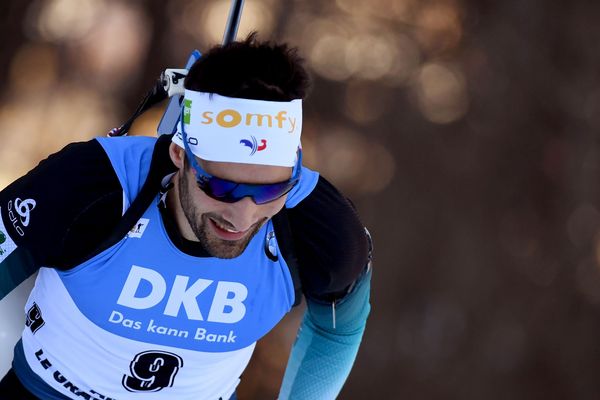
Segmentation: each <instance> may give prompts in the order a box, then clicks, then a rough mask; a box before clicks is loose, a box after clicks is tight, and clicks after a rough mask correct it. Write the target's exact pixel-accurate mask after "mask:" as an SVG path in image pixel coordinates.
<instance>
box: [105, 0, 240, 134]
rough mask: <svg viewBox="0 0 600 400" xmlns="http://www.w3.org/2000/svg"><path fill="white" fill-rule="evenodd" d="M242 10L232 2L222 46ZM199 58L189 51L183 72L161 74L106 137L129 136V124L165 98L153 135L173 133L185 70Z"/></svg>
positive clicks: (231, 35) (233, 31)
mask: <svg viewBox="0 0 600 400" xmlns="http://www.w3.org/2000/svg"><path fill="white" fill-rule="evenodd" d="M243 8H244V0H232V1H231V8H230V10H229V17H228V18H227V25H226V26H225V33H224V34H223V45H226V44H228V43H230V42H232V41H233V40H235V37H236V35H237V31H238V27H239V24H240V20H241V18H242V10H243ZM200 57H201V53H200V52H199V51H198V50H194V51H192V53H191V54H190V56H189V58H188V60H187V63H186V65H185V68H183V69H174V68H167V69H166V70H165V71H163V72H162V73H161V75H160V77H159V78H158V79H157V80H156V82H155V84H154V86H153V87H152V89H150V91H149V92H148V93H147V94H146V97H144V99H143V100H142V102H141V103H140V104H139V105H138V108H137V109H136V110H135V112H134V113H133V114H132V116H131V117H129V119H128V120H127V121H126V122H125V123H123V124H122V125H121V126H119V127H117V128H113V129H111V130H110V131H109V132H108V136H111V137H115V136H125V135H127V134H128V133H129V129H130V128H131V125H132V124H133V121H135V119H136V118H137V117H139V116H140V115H142V114H143V113H144V112H145V111H147V110H148V109H150V108H151V107H152V106H154V105H156V104H157V103H160V102H161V101H163V100H165V99H166V98H167V97H168V98H170V100H169V104H168V105H167V108H166V109H165V112H164V114H163V116H162V118H161V120H160V122H159V124H158V128H157V132H158V135H159V136H160V135H164V134H167V135H169V134H172V133H175V130H176V129H177V123H178V122H179V117H180V115H181V107H182V102H183V93H184V88H183V81H184V79H185V77H186V76H187V73H188V71H189V69H190V68H191V67H192V65H193V64H194V63H195V62H196V61H197V60H198V59H199V58H200Z"/></svg>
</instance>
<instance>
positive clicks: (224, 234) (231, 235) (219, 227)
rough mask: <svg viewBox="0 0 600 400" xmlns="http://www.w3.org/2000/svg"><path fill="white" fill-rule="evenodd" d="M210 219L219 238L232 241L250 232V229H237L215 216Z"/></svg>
mask: <svg viewBox="0 0 600 400" xmlns="http://www.w3.org/2000/svg"><path fill="white" fill-rule="evenodd" d="M208 220H209V221H210V225H211V226H212V228H213V231H214V232H215V234H216V235H217V236H218V237H219V239H223V240H230V241H235V240H240V239H242V238H243V237H244V236H246V234H247V233H248V230H245V231H236V230H234V229H231V228H229V227H227V226H225V225H224V224H223V223H221V222H219V221H217V220H215V219H213V218H209V219H208Z"/></svg>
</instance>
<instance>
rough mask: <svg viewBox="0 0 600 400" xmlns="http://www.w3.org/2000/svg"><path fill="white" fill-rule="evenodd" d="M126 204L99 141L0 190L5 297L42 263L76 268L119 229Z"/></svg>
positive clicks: (70, 150)
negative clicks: (103, 240)
mask: <svg viewBox="0 0 600 400" xmlns="http://www.w3.org/2000/svg"><path fill="white" fill-rule="evenodd" d="M122 202H123V190H122V188H121V185H120V183H119V180H118V178H117V176H116V174H115V173H114V172H113V169H112V167H111V164H110V161H109V159H108V156H107V155H106V153H105V152H104V150H103V149H102V146H100V144H99V143H98V142H97V141H96V140H91V141H89V142H82V143H73V144H70V145H68V146H66V147H65V148H64V149H62V150H61V151H59V152H58V153H55V154H53V155H51V156H49V157H48V158H47V159H45V160H43V161H42V162H40V164H39V165H38V166H37V167H35V168H34V169H33V170H31V171H29V172H28V173H27V174H26V175H24V176H23V177H21V178H19V179H18V180H16V181H15V182H13V183H12V184H10V185H9V186H8V187H6V188H5V189H4V190H2V191H0V299H1V298H2V297H4V296H5V295H6V294H8V292H10V291H11V290H12V289H13V288H14V287H15V286H16V285H18V284H19V283H20V282H21V281H23V280H24V279H25V278H27V277H28V276H29V275H31V274H32V273H33V272H35V271H36V270H37V269H38V268H39V267H40V266H52V267H56V268H61V269H67V268H69V267H73V266H74V265H72V263H73V262H76V260H80V259H81V257H83V256H85V255H86V254H88V253H89V252H91V251H93V249H94V248H95V246H97V245H98V244H99V243H100V241H101V240H102V238H104V237H106V236H107V234H108V233H109V232H110V231H111V229H113V228H114V226H115V225H116V223H117V222H118V220H119V218H120V216H121V213H122V207H123V206H122Z"/></svg>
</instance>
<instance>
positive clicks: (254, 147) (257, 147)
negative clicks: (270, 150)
mask: <svg viewBox="0 0 600 400" xmlns="http://www.w3.org/2000/svg"><path fill="white" fill-rule="evenodd" d="M250 138H251V139H252V140H248V139H242V140H240V144H243V145H244V146H247V147H249V148H250V155H251V156H253V155H254V153H256V152H257V151H263V150H264V149H266V148H267V141H266V140H265V139H261V140H260V144H258V140H256V138H255V137H254V136H252V135H251V136H250Z"/></svg>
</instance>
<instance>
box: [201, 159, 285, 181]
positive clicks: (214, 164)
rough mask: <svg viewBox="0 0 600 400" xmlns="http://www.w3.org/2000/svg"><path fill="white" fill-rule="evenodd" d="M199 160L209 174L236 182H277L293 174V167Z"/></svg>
mask: <svg viewBox="0 0 600 400" xmlns="http://www.w3.org/2000/svg"><path fill="white" fill-rule="evenodd" d="M197 160H198V162H199V163H200V166H202V168H204V170H205V171H206V172H208V173H209V174H211V175H214V176H216V177H219V178H222V179H227V180H229V181H234V182H240V183H275V182H282V181H286V180H288V179H290V177H291V176H292V168H291V167H277V166H272V165H257V164H242V163H233V162H218V161H206V160H202V159H198V158H197Z"/></svg>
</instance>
